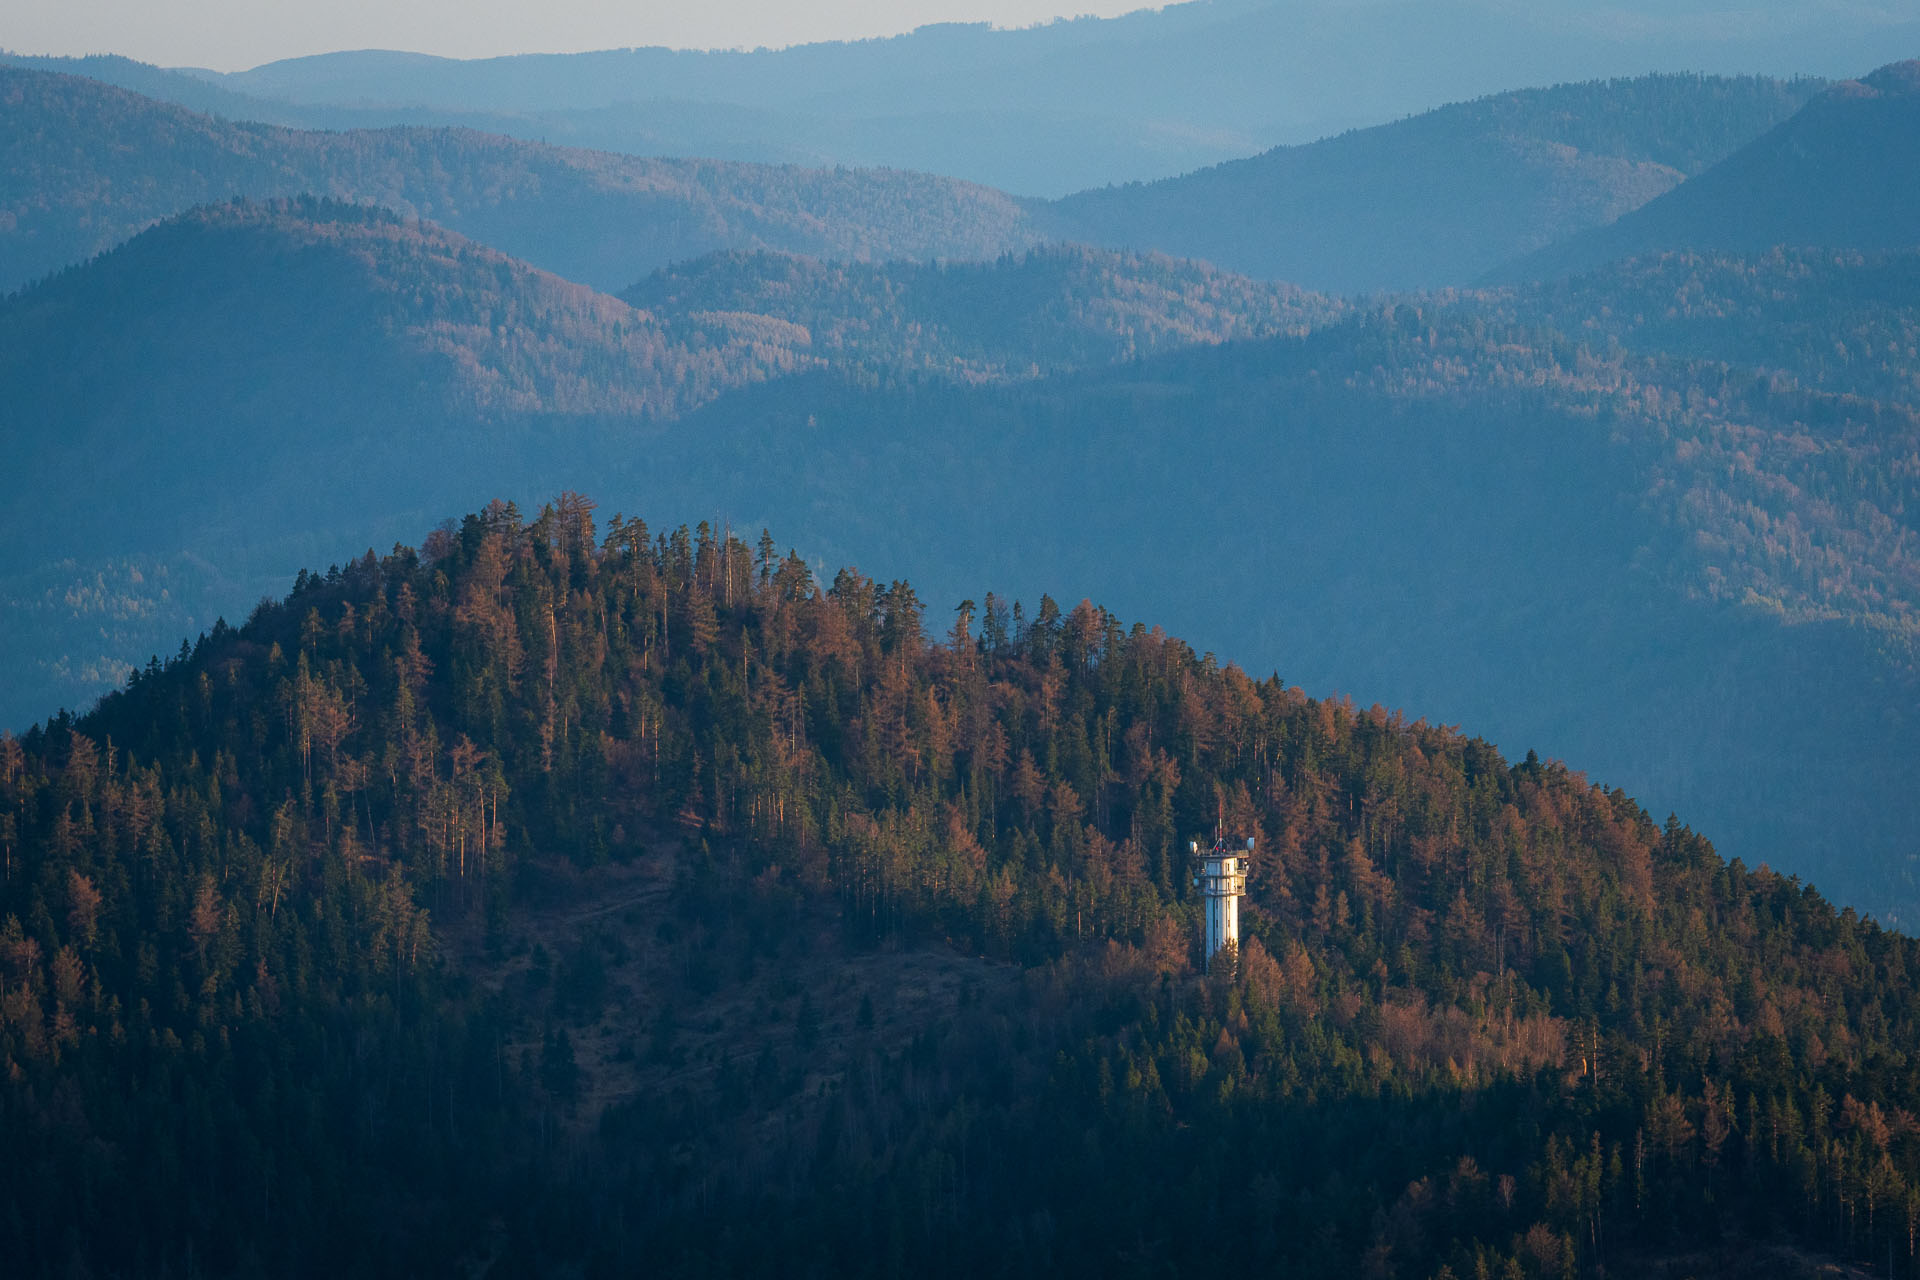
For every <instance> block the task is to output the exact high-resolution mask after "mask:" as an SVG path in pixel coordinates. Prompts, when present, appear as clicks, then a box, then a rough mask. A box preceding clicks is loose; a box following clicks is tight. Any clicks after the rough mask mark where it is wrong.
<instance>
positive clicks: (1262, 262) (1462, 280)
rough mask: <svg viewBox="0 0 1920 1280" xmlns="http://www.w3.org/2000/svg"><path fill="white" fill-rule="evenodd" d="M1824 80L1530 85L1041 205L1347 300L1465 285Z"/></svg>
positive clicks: (1616, 207) (1764, 121) (1063, 224)
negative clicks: (1350, 295) (1376, 292)
mask: <svg viewBox="0 0 1920 1280" xmlns="http://www.w3.org/2000/svg"><path fill="white" fill-rule="evenodd" d="M1818 87H1819V86H1818V84H1817V83H1816V82H1813V81H1777V80H1765V79H1757V78H1752V77H1744V78H1739V79H1731V80H1729V79H1718V78H1712V77H1701V76H1649V77H1644V78H1641V79H1637V80H1612V81H1606V82H1596V83H1589V84H1576V85H1563V86H1559V87H1556V88H1552V89H1530V90H1525V91H1522V92H1518V93H1507V94H1501V95H1499V96H1497V97H1491V98H1483V99H1480V100H1478V101H1474V102H1467V103H1461V104H1458V105H1455V106H1449V107H1442V108H1440V109H1439V110H1436V111H1430V112H1428V113H1426V114H1425V115H1420V116H1416V117H1414V118H1412V119H1409V120H1402V121H1400V122H1398V123H1396V124H1391V125H1382V126H1380V127H1378V128H1373V129H1363V130H1359V131H1356V132H1353V133H1347V134H1342V135H1341V136H1339V137H1337V138H1329V139H1327V140H1325V141H1322V142H1316V143H1314V144H1312V145H1310V146H1304V147H1282V148H1279V149H1276V150H1273V151H1269V152H1266V153H1265V154H1263V155H1259V156H1255V157H1253V158H1252V159H1249V160H1237V161H1233V162H1231V163H1229V164H1223V165H1219V166H1216V167H1215V168H1211V169H1204V170H1201V171H1199V172H1197V173H1191V174H1187V175H1185V176H1183V177H1179V178H1170V179H1167V180H1165V181H1162V182H1156V183H1151V184H1148V185H1144V186H1143V185H1137V184H1136V185H1130V186H1124V187H1114V188H1108V189H1104V190H1098V191H1086V192H1081V193H1080V194H1078V195H1074V196H1069V197H1067V198H1066V199H1064V200H1060V201H1056V202H1054V203H1053V204H1051V205H1047V206H1044V207H1041V208H1039V209H1038V210H1037V211H1036V217H1037V219H1038V220H1039V221H1040V223H1041V225H1042V226H1044V227H1046V228H1047V229H1048V230H1049V231H1050V232H1052V233H1054V234H1058V235H1062V236H1066V237H1069V238H1074V239H1081V240H1086V241H1089V242H1092V243H1095V244H1106V245H1114V246H1124V247H1129V248H1148V247H1151V248H1155V249H1159V250H1162V251H1163V252H1167V253H1174V254H1178V255H1180V256H1182V257H1191V258H1202V259H1205V260H1207V261H1209V262H1214V263H1217V264H1219V265H1220V266H1222V267H1225V268H1227V269H1229V270H1232V271H1239V272H1244V273H1247V274H1249V275H1255V276H1262V277H1266V278H1270V279H1284V280H1291V281H1295V282H1296V283H1299V284H1302V285H1304V286H1306V287H1308V288H1313V289H1326V290H1333V291H1340V292H1357V291H1362V290H1371V289H1415V288H1428V287H1434V286H1441V285H1460V284H1467V283H1469V282H1471V281H1472V280H1474V279H1475V278H1476V277H1478V276H1480V275H1481V274H1482V273H1484V272H1485V271H1487V270H1488V269H1490V268H1491V267H1494V266H1496V265H1498V264H1499V263H1501V262H1504V261H1507V260H1508V259H1511V258H1513V257H1515V256H1516V255H1518V254H1521V253H1525V252H1529V251H1531V250H1532V249H1535V248H1539V247H1542V246H1545V245H1547V244H1551V243H1552V242H1554V241H1555V240H1558V239H1562V238H1564V237H1566V236H1568V235H1572V234H1574V233H1575V232H1577V231H1580V230H1583V229H1585V228H1588V227H1594V226H1600V225H1602V224H1605V223H1607V222H1611V221H1612V220H1613V219H1615V218H1617V217H1619V216H1620V215H1621V214H1623V213H1626V212H1628V211H1629V210H1632V209H1635V208H1637V207H1639V206H1640V205H1642V204H1645V203H1646V202H1647V201H1649V200H1651V199H1653V198H1655V197H1656V196H1659V195H1661V194H1662V193H1664V192H1666V191H1668V190H1670V189H1671V188H1673V187H1674V186H1675V185H1676V184H1678V183H1680V182H1681V181H1682V180H1684V179H1685V178H1686V177H1687V176H1688V175H1690V174H1694V173H1698V172H1700V171H1701V170H1702V169H1704V168H1706V167H1708V166H1709V165H1711V164H1713V163H1714V162H1715V161H1717V160H1719V159H1720V158H1721V157H1723V156H1725V155H1727V154H1728V153H1730V152H1732V151H1734V150H1735V149H1737V148H1738V147H1740V146H1741V145H1742V144H1743V143H1745V142H1747V141H1749V140H1750V139H1752V138H1754V137H1757V136H1758V135H1759V134H1761V133H1763V132H1765V131H1766V130H1767V129H1768V128H1770V127H1771V126H1773V125H1774V124H1776V123H1778V122H1779V121H1780V120H1782V119H1784V118H1786V117H1787V116H1788V115H1790V114H1792V113H1793V111H1794V110H1795V109H1796V108H1798V107H1799V106H1800V105H1801V104H1802V103H1804V102H1805V101H1806V100H1807V98H1808V97H1810V96H1811V95H1812V94H1813V93H1815V92H1816V91H1817V90H1818Z"/></svg>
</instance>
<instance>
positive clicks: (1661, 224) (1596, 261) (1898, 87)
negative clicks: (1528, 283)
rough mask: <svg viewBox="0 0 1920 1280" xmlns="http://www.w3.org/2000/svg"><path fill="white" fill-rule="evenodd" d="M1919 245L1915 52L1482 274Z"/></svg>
mask: <svg viewBox="0 0 1920 1280" xmlns="http://www.w3.org/2000/svg"><path fill="white" fill-rule="evenodd" d="M1776 245H1784V246H1787V247H1790V248H1814V247H1819V248H1832V249H1849V250H1880V249H1900V248H1908V247H1912V246H1915V245H1920V61H1912V62H1900V63H1894V64H1892V65H1889V66H1885V67H1882V68H1880V69H1879V70H1878V71H1875V72H1874V73H1873V74H1872V75H1869V76H1866V77H1863V78H1862V79H1860V80H1850V81H1843V82H1841V83H1839V84H1836V85H1834V86H1832V87H1831V88H1829V89H1827V90H1826V91H1825V92H1824V93H1822V94H1821V95H1820V96H1819V97H1817V98H1815V99H1813V100H1812V101H1810V102H1809V103H1808V104H1807V105H1806V106H1805V107H1804V108H1803V109H1802V110H1801V111H1799V112H1798V113H1796V114H1795V115H1794V116H1793V117H1792V118H1791V119H1788V120H1786V121H1784V122H1782V123H1781V124H1780V125H1778V126H1777V127H1775V128H1774V129H1772V130H1770V131H1768V132H1767V133H1766V134H1764V135H1762V136H1761V137H1758V138H1756V139H1754V140H1753V141H1752V142H1750V143H1748V144H1747V145H1746V146H1744V147H1742V148H1740V149H1739V150H1738V151H1736V152H1734V154H1732V155H1730V156H1728V157H1727V158H1726V159H1725V160H1723V161H1721V162H1720V163H1719V164H1717V165H1715V166H1714V167H1713V168H1711V169H1709V170H1707V171H1706V172H1704V173H1702V174H1700V175H1699V176H1697V177H1695V178H1693V179H1691V180H1689V181H1688V182H1687V183H1685V184H1684V185H1682V186H1679V187H1677V188H1675V189H1674V190H1672V191H1670V192H1667V193H1666V194H1665V195H1663V196H1661V197H1660V198H1659V199H1657V200H1654V201H1652V202H1650V203H1649V204H1647V205H1645V206H1644V207H1642V208H1639V209H1637V210H1634V211H1633V212H1630V213H1627V214H1625V215H1623V216H1622V217H1621V218H1620V219H1619V220H1618V221H1617V222H1614V223H1612V224H1611V225H1608V226H1604V227H1596V228H1594V229H1592V230H1589V231H1587V232H1585V233H1583V234H1581V235H1579V236H1576V237H1573V238H1571V239H1569V240H1568V241H1567V242H1565V243H1563V244H1559V245H1555V246H1552V247H1550V248H1547V249H1544V250H1542V251H1540V252H1538V253H1536V254H1534V255H1531V256H1529V257H1527V258H1524V259H1522V260H1521V261H1519V262H1516V263H1513V264H1511V265H1510V266H1507V267H1503V268H1502V269H1501V270H1499V271H1498V272H1496V273H1495V274H1494V275H1493V276H1492V277H1491V278H1492V279H1495V280H1501V281H1516V280H1523V279H1529V278H1536V279H1537V278H1541V277H1546V276H1555V275H1565V274H1567V273H1570V272H1574V271H1580V270H1586V269H1590V268H1592V267H1595V266H1598V265H1600V264H1601V263H1604V262H1609V261H1612V260H1615V259H1621V258H1629V257H1635V256H1639V255H1645V254H1657V253H1665V252H1674V251H1689V250H1693V251H1723V252H1730V253H1752V252H1757V251H1761V250H1765V249H1770V248H1772V247H1774V246H1776Z"/></svg>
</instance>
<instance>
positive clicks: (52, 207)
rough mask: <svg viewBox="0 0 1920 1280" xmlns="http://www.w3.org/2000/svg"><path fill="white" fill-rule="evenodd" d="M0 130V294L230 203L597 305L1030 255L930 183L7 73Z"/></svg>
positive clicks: (984, 210) (962, 200)
mask: <svg viewBox="0 0 1920 1280" xmlns="http://www.w3.org/2000/svg"><path fill="white" fill-rule="evenodd" d="M0 126H3V127H0V290H6V289H15V288H18V287H19V286H21V285H23V284H25V283H27V282H28V281H31V280H34V279H37V278H39V277H41V276H43V275H45V274H47V273H48V272H51V271H54V270H57V269H58V268H60V267H63V266H66V265H68V264H70V263H73V262H78V261H83V260H85V259H86V258H88V257H90V256H92V255H93V254H96V253H99V252H101V251H103V250H105V249H108V248H111V247H112V246H113V245H115V244H118V243H119V242H120V241H122V240H124V239H126V238H127V237H128V236H130V235H132V234H133V233H134V232H136V231H138V230H139V229H141V228H142V227H144V226H147V225H148V224H150V223H152V222H154V221H156V220H158V219H161V218H166V217H170V216H172V215H173V214H176V213H180V212H183V211H185V210H186V209H189V208H191V207H193V206H195V205H199V204H205V203H208V202H211V201H219V200H226V199H228V198H230V197H233V196H245V197H250V198H254V199H263V198H275V197H292V196H301V195H315V196H322V197H330V198H334V199H341V200H352V201H360V202H366V203H372V204H378V205H382V206H385V207H387V208H391V209H393V210H396V211H398V212H400V213H403V214H407V215H410V216H415V217H421V218H428V219H431V220H433V221H435V222H438V223H440V224H442V225H444V226H447V227H449V228H451V229H453V230H455V231H458V232H461V233H462V234H465V235H468V236H471V237H472V238H474V239H476V240H479V241H481V242H483V243H486V244H490V245H493V246H494V247H496V248H499V249H501V250H503V251H505V252H508V253H512V254H515V255H517V256H519V257H522V258H524V259H526V260H527V261H529V262H532V263H534V264H535V265H537V266H540V267H542V268H544V269H546V270H549V271H553V272H555V273H556V274H558V275H562V276H565V277H566V278H568V279H570V280H577V281H580V282H582V283H585V284H590V285H594V286H596V287H598V288H601V289H606V290H612V289H617V288H621V287H623V286H625V285H628V284H631V283H632V282H633V281H634V280H636V279H638V278H639V277H640V276H642V275H644V274H646V273H647V272H648V271H651V270H653V269H654V268H656V267H660V266H663V265H665V264H667V263H669V262H674V261H678V260H680V259H685V258H691V257H696V256H698V255H700V254H703V253H707V252H710V251H712V250H715V249H721V248H764V249H778V250H782V251H787V252H798V253H813V254H820V255H824V256H829V257H850V258H934V257H947V258H969V257H991V256H994V255H996V254H999V253H1002V252H1005V251H1007V250H1009V249H1016V248H1020V247H1022V246H1025V245H1028V244H1031V243H1033V242H1034V240H1035V239H1036V237H1035V236H1034V234H1033V233H1032V232H1031V231H1030V230H1028V229H1027V228H1026V227H1025V215H1024V214H1023V213H1022V211H1021V210H1020V209H1019V208H1018V207H1017V206H1016V205H1015V203H1014V202H1013V201H1012V200H1011V199H1010V198H1009V197H1007V196H1005V195H1002V194H1001V193H999V192H996V191H990V190H987V189H986V188H983V187H977V186H973V185H972V184H969V183H964V182H956V181H953V180H950V179H946V178H935V177H927V176H923V175H919V174H911V173H902V172H891V171H853V170H844V169H840V170H807V169H798V168H791V167H783V166H767V165H750V164H732V163H725V162H720V161H709V160H641V159H634V158H630V157H622V156H614V155H607V154H602V153H597V152H586V151H574V150H567V149H564V148H559V147H550V146H543V145H540V144H538V143H526V142H516V141H513V140H510V139H507V138H503V137H498V136H489V135H485V134H480V133H474V132H471V131H466V130H457V129H428V128H394V129H382V130H373V131H355V132H349V133H342V134H336V133H328V132H315V131H302V130H293V129H285V128H280V127H274V126H266V125H255V124H238V123H233V122H230V121H227V120H222V119H218V118H214V117H210V116H203V115H199V114H196V113H194V112H190V111H186V110H184V109H182V108H178V107H173V106H169V105H167V104H165V103H161V102H157V101H155V100H153V99H150V98H144V97H141V96H139V95H137V94H134V93H130V92H127V91H125V90H121V89H116V88H112V87H110V86H106V85H103V84H101V83H99V82H97V81H93V80H88V79H84V78H81V77H77V76H62V75H54V74H49V73H47V72H41V71H23V70H15V69H9V68H4V67H0Z"/></svg>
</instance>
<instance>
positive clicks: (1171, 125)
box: [185, 0, 1920, 197]
mask: <svg viewBox="0 0 1920 1280" xmlns="http://www.w3.org/2000/svg"><path fill="white" fill-rule="evenodd" d="M1722 9H1724V5H1722V4H1718V3H1709V4H1704V5H1703V4H1692V5H1673V4H1661V5H1656V4H1653V3H1651V2H1650V0H1612V2H1610V3H1608V4H1607V5H1605V6H1601V5H1598V4H1578V5H1564V6H1522V7H1516V6H1513V5H1510V4H1506V3H1503V2H1502V0H1417V2H1416V0H1368V2H1367V3H1365V4H1364V5H1361V6H1355V5H1354V4H1352V3H1351V2H1350V0H1286V2H1284V3H1283V2H1280V0H1231V2H1229V0H1209V2H1203V3H1184V4H1172V5H1167V6H1164V7H1161V8H1157V9H1143V10H1140V11H1137V12H1134V13H1130V14H1126V15H1124V16H1120V17H1116V18H1109V19H1093V18H1087V19H1078V20H1072V21H1059V22H1054V23H1049V24H1044V25H1040V26H1037V27H1030V28H1023V29H1018V30H994V29H992V28H989V27H987V26H986V25H985V24H977V23H976V24H965V23H946V24H938V25H934V26H929V27H924V28H922V29H920V30H918V31H915V32H913V33H911V34H908V35H902V36H898V37H893V38H888V39H876V40H861V41H845V42H828V43H820V44H810V45H801V46H796V47H792V48H787V49H779V50H754V51H745V50H734V51H717V52H676V51H673V50H668V49H660V48H650V49H609V50H599V51H594V52H588V53H579V54H528V55H519V56H514V57H504V58H488V59H475V60H471V61H462V60H456V59H448V58H434V57H426V56H422V55H418V54H406V53H396V52H391V51H379V50H369V51H361V52H344V53H333V54H325V55H320V56H316V57H310V58H296V59H289V60H286V61H282V62H276V63H270V64H268V65H266V66H262V67H256V68H253V69H252V70H250V71H244V72H238V73H233V74H230V75H214V74H210V73H205V72H188V73H185V74H188V75H195V76H198V77H200V78H202V79H203V80H205V81H206V82H209V83H213V84H216V85H218V86H219V87H220V88H222V89H224V90H227V91H230V92H238V93H241V94H245V95H248V96H250V97H253V98H255V99H257V100H263V101H264V100H271V101H276V102H279V103H281V104H282V105H283V106H286V107H294V108H298V109H302V110H306V109H315V108H320V109H325V110H332V111H339V110H343V109H346V110H354V111H372V112H381V111H384V112H386V113H387V114H386V116H385V117H384V118H382V117H380V116H378V115H374V116H369V117H365V118H362V119H360V120H358V121H356V122H357V123H376V122H384V123H395V124H398V123H407V124H428V123H439V124H460V123H467V124H473V125H475V126H476V127H484V128H489V129H497V130H499V131H501V132H505V133H509V134H512V135H514V136H518V137H523V138H532V139H542V138H544V139H547V140H550V141H555V142H565V143H568V144H571V145H580V146H591V147H598V148H605V149H610V150H617V151H624V152H628V153H634V154H668V155H681V156H686V155H695V154H699V155H710V156H721V157H724V158H729V159H738V160H756V161H760V160H773V161H786V162H794V163H801V164H807V165H834V164H849V165H856V166H863V167H864V166H873V165H886V166H891V167H897V168H909V169H916V170H924V171H929V172H937V173H946V174H951V175H954V176H958V177H965V178H969V179H972V180H975V181H979V182H984V183H988V184H990V185H993V186H996V187H1000V188H1003V189H1006V190H1010V191H1014V192H1018V193H1020V194H1023V195H1029V196H1036V197H1054V196H1060V195H1064V194H1067V193H1069V192H1072V191H1075V190H1081V189H1085V188H1090V187H1098V186H1103V185H1106V184H1109V183H1114V182H1123V181H1128V180H1153V179H1158V178H1163V177H1170V176H1173V175H1176V174H1179V173H1184V172H1188V171H1190V170H1193V169H1195V168H1199V167H1203V166H1206V165H1210V164H1216V163H1220V162H1222V161H1226V160H1229V159H1232V158H1234V157H1237V156H1245V155H1250V154H1253V153H1255V152H1258V151H1261V150H1263V149H1266V148H1268V147H1272V146H1274V145H1276V144H1303V143H1307V142H1311V141H1313V140H1314V139H1316V138H1324V137H1327V136H1330V135H1333V134H1336V133H1338V132H1340V131H1342V130H1345V129H1349V128H1353V127H1357V126H1368V125H1374V124H1378V123H1381V122H1384V121H1391V120H1395V119H1399V118H1401V117H1405V116H1408V115H1411V114H1414V113H1417V112H1422V111H1426V110H1430V109H1431V108H1432V107H1434V106H1435V105H1437V104H1439V103H1444V102H1459V101H1464V100H1469V99H1473V98H1477V97H1480V96H1482V95H1486V94H1490V93H1500V92H1504V91H1506V90H1509V89H1511V88H1513V87H1514V86H1515V85H1516V84H1554V83H1566V82H1577V81H1586V80H1593V79H1597V78H1605V77H1609V76H1618V75H1620V74H1622V73H1632V74H1639V73H1642V72H1647V71H1665V72H1696V71H1697V72H1708V73H1717V74H1737V73H1749V72H1762V73H1767V74H1772V75H1793V74H1802V73H1812V74H1818V75H1825V76H1842V75H1849V74H1853V73H1854V72H1855V71H1856V70H1857V69H1858V68H1860V67H1862V66H1867V65H1872V64H1874V63H1876V62H1878V61H1883V60H1884V59H1885V58H1886V57H1887V55H1888V51H1889V50H1897V49H1903V48H1904V49H1920V17H1916V16H1915V15H1913V14H1911V13H1903V12H1900V11H1897V10H1894V9H1891V8H1889V9H1885V10H1876V9H1872V8H1868V7H1866V6H1859V5H1850V4H1846V3H1844V2H1843V0H1799V2H1796V3H1790V2H1789V0H1756V2H1754V3H1750V4H1748V5H1746V6H1745V8H1744V10H1743V11H1742V13H1741V16H1740V18H1739V20H1737V21H1736V20H1729V19H1728V18H1727V16H1726V15H1725V14H1724V13H1723V12H1721V10H1722ZM423 113H426V114H423ZM482 116H484V117H490V118H491V119H490V122H483V121H482V120H480V119H478V118H476V117H482ZM288 123H305V124H310V125H338V124H339V123H340V120H339V119H337V118H335V119H328V118H325V117H320V116H314V117H309V118H306V119H304V120H299V121H288ZM1009 137H1017V138H1019V139H1020V140H1021V145H1020V146H1019V147H1017V148H1013V147H1007V146H1005V145H1003V140H1004V139H1006V138H1009Z"/></svg>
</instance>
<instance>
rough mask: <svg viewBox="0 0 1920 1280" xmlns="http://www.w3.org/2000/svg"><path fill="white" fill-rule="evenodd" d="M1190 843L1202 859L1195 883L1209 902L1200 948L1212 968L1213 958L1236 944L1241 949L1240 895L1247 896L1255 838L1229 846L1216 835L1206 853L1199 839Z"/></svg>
mask: <svg viewBox="0 0 1920 1280" xmlns="http://www.w3.org/2000/svg"><path fill="white" fill-rule="evenodd" d="M1187 847H1188V848H1189V849H1190V850H1192V852H1193V856H1194V857H1195V858H1197V859H1199V863H1200V865H1199V869H1198V870H1197V871H1196V872H1195V873H1194V877H1193V883H1194V885H1195V887H1197V888H1198V889H1199V890H1200V896H1201V898H1202V899H1204V900H1205V903H1206V908H1207V917H1206V922H1205V923H1204V924H1203V925H1202V926H1201V932H1200V949H1201V952H1202V954H1203V955H1204V956H1205V959H1206V963H1207V968H1208V970H1209V971H1211V970H1212V968H1213V958H1214V957H1215V956H1217V955H1219V954H1220V953H1221V952H1222V951H1225V950H1226V949H1227V948H1228V947H1232V948H1233V955H1234V956H1235V957H1237V956H1238V955H1239V953H1240V899H1242V898H1244V897H1246V896H1247V863H1248V862H1249V861H1250V856H1251V855H1252V853H1253V839H1252V837H1248V839H1247V843H1246V847H1245V848H1244V849H1242V848H1241V847H1239V846H1238V845H1233V846H1229V845H1228V844H1227V842H1226V839H1225V838H1224V837H1222V836H1219V835H1216V836H1215V837H1214V841H1213V848H1211V849H1209V850H1207V851H1206V852H1205V853H1202V852H1201V851H1200V842H1199V841H1198V840H1195V841H1194V842H1193V843H1191V844H1190V845H1188V846H1187ZM1229 962H1230V963H1231V958H1230V959H1229Z"/></svg>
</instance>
